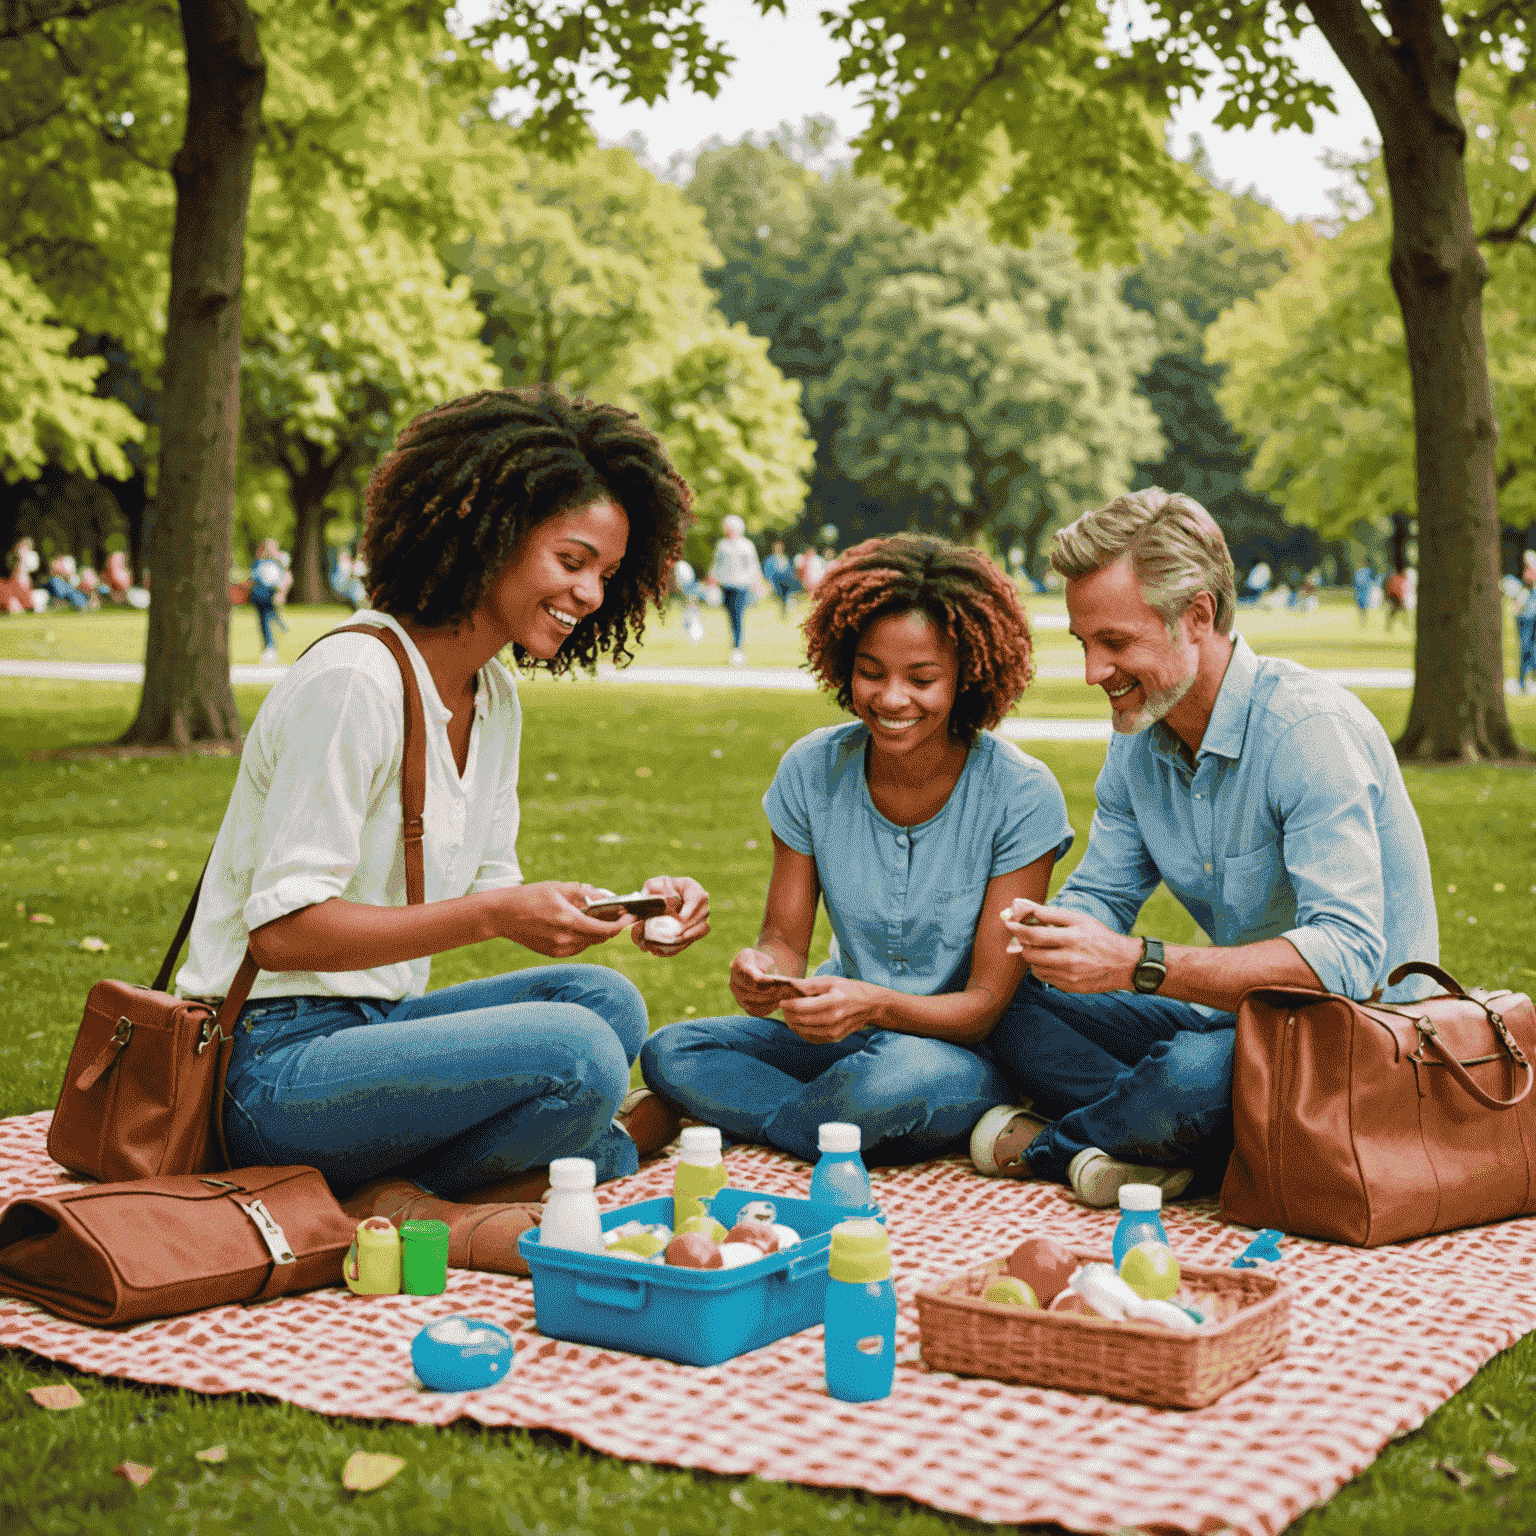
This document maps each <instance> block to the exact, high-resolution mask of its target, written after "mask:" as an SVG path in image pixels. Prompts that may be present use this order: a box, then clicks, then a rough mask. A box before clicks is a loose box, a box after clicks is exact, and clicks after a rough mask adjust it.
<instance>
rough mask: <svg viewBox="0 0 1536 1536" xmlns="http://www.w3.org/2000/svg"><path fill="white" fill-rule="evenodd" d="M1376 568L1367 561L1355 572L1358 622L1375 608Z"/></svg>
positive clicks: (1362, 621)
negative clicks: (1358, 612)
mask: <svg viewBox="0 0 1536 1536" xmlns="http://www.w3.org/2000/svg"><path fill="white" fill-rule="evenodd" d="M1376 600H1377V594H1376V568H1375V566H1373V565H1372V564H1371V562H1370V561H1369V560H1367V561H1366V562H1365V564H1364V565H1362V566H1361V567H1360V568H1359V569H1358V570H1357V571H1356V572H1355V607H1356V608H1357V609H1358V610H1359V611H1360V622H1361V623H1362V624H1364V623H1365V617H1366V615H1367V614H1368V613H1369V612H1370V611H1371V609H1372V608H1374V607H1375V606H1376Z"/></svg>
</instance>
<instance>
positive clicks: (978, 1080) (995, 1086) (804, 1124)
mask: <svg viewBox="0 0 1536 1536" xmlns="http://www.w3.org/2000/svg"><path fill="white" fill-rule="evenodd" d="M640 1071H641V1074H642V1075H643V1076H644V1078H645V1081H646V1083H647V1085H648V1086H649V1087H650V1088H652V1089H653V1090H654V1091H655V1092H657V1093H659V1094H661V1095H662V1096H663V1097H664V1098H667V1099H670V1100H671V1101H672V1102H673V1103H674V1104H676V1105H677V1106H678V1107H679V1108H680V1109H681V1110H682V1111H683V1112H684V1114H687V1115H691V1116H693V1117H694V1118H696V1119H699V1120H705V1121H708V1122H709V1124H710V1125H718V1126H719V1127H720V1129H721V1130H722V1131H724V1132H726V1134H727V1135H729V1136H731V1137H732V1138H733V1139H735V1140H737V1141H752V1142H758V1143H760V1144H766V1145H768V1146H770V1147H777V1148H778V1149H779V1150H780V1151H781V1152H788V1153H790V1154H791V1155H793V1156H795V1157H801V1158H804V1159H805V1160H806V1161H807V1162H815V1161H816V1159H817V1157H818V1156H819V1155H820V1154H819V1152H818V1150H817V1146H816V1140H817V1137H816V1131H817V1127H819V1126H820V1125H821V1124H822V1123H823V1122H824V1121H827V1120H843V1121H847V1122H849V1123H851V1124H853V1125H857V1126H858V1127H859V1128H860V1130H862V1131H863V1133H864V1135H863V1146H864V1153H865V1156H866V1157H869V1156H870V1155H874V1156H875V1157H877V1158H878V1159H879V1160H880V1161H882V1162H909V1161H913V1160H915V1159H919V1158H924V1157H937V1156H939V1155H940V1154H941V1153H944V1152H952V1151H956V1150H959V1149H960V1148H962V1147H964V1145H965V1142H966V1138H967V1137H968V1136H969V1135H970V1133H971V1127H972V1126H973V1125H974V1124H975V1123H976V1121H977V1120H979V1119H980V1118H981V1116H982V1115H983V1114H985V1113H986V1111H987V1110H988V1109H990V1108H991V1107H992V1105H994V1104H999V1103H1004V1102H1006V1100H1007V1099H1008V1095H1009V1089H1008V1080H1007V1079H1006V1078H1005V1077H1004V1076H1003V1075H1002V1073H1000V1072H999V1071H998V1070H997V1067H996V1066H995V1065H993V1063H992V1061H991V1060H990V1059H989V1058H988V1057H987V1056H986V1055H985V1054H983V1053H979V1052H977V1051H974V1050H970V1049H968V1048H966V1047H965V1046H961V1045H951V1044H949V1043H948V1042H947V1041H944V1040H928V1039H924V1038H923V1037H922V1036H920V1035H903V1034H898V1033H897V1032H896V1031H895V1030H890V1029H863V1030H859V1031H857V1032H856V1033H854V1034H851V1035H849V1036H848V1038H847V1039H846V1040H840V1041H838V1043H837V1044H835V1045H812V1044H810V1043H809V1042H807V1041H805V1040H802V1039H801V1038H800V1036H799V1035H797V1034H796V1033H795V1032H794V1030H792V1029H791V1028H790V1027H789V1026H788V1025H787V1024H784V1023H781V1022H780V1021H779V1020H777V1019H754V1018H750V1017H740V1018H721V1019H698V1020H695V1021H689V1022H685V1023H680V1024H668V1025H667V1026H666V1027H665V1028H664V1029H659V1030H657V1031H656V1033H655V1034H654V1035H652V1036H651V1038H650V1039H649V1040H647V1041H646V1042H645V1047H644V1049H643V1050H642V1051H641V1052H640Z"/></svg>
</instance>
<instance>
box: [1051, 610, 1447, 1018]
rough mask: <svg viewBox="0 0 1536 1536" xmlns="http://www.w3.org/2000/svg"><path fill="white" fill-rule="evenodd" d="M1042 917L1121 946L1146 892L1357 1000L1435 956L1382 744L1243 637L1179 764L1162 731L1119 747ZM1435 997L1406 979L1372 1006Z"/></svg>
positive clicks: (1337, 694) (1329, 686) (1405, 803)
mask: <svg viewBox="0 0 1536 1536" xmlns="http://www.w3.org/2000/svg"><path fill="white" fill-rule="evenodd" d="M1095 793H1096V795H1097V797H1098V807H1097V809H1096V810H1095V812H1094V817H1093V827H1092V830H1091V831H1090V833H1089V837H1088V849H1087V852H1086V853H1085V854H1084V855H1083V860H1082V863H1080V864H1079V865H1078V867H1077V868H1076V869H1075V870H1073V872H1072V874H1071V875H1070V876H1069V877H1068V879H1067V881H1066V883H1065V884H1064V885H1063V886H1062V888H1061V891H1060V892H1059V893H1058V895H1057V896H1056V898H1055V900H1056V905H1058V906H1063V907H1070V908H1072V909H1073V910H1074V911H1078V912H1086V913H1088V914H1089V915H1090V916H1092V917H1096V918H1098V919H1099V920H1100V921H1101V922H1103V923H1105V924H1107V925H1108V926H1109V927H1111V928H1114V929H1116V930H1117V931H1118V932H1120V933H1129V932H1130V930H1131V926H1132V925H1133V924H1134V923H1135V921H1136V916H1137V914H1138V913H1139V912H1140V911H1141V909H1142V906H1143V905H1144V903H1145V902H1146V900H1147V898H1148V897H1149V896H1150V895H1151V894H1152V892H1153V891H1154V890H1155V889H1156V887H1157V883H1158V881H1159V880H1161V881H1163V882H1164V883H1165V884H1166V885H1167V886H1168V889H1169V890H1170V891H1172V892H1173V894H1174V895H1175V896H1176V897H1177V898H1178V900H1179V901H1180V902H1181V903H1182V904H1183V906H1184V907H1185V909H1186V910H1187V911H1188V912H1189V914H1190V916H1191V917H1193V918H1194V920H1195V921H1196V922H1197V923H1198V924H1199V925H1200V927H1201V929H1202V930H1203V931H1204V932H1205V933H1206V934H1207V935H1208V936H1209V937H1210V939H1211V940H1212V942H1213V943H1215V944H1218V945H1221V946H1223V947H1229V946H1233V945H1238V944H1253V943H1257V942H1258V941H1259V940H1260V939H1273V938H1285V939H1289V940H1290V942H1291V943H1292V944H1293V945H1295V947H1296V949H1297V950H1298V952H1299V953H1300V954H1301V957H1302V958H1303V959H1304V960H1305V961H1306V962H1307V964H1308V965H1310V966H1311V967H1312V969H1313V970H1314V971H1315V972H1316V973H1317V976H1318V979H1319V980H1320V981H1321V982H1322V983H1323V985H1324V986H1325V987H1327V988H1328V989H1329V990H1330V991H1332V992H1341V993H1343V994H1345V995H1346V996H1348V997H1354V998H1364V997H1367V996H1369V995H1370V992H1371V989H1372V988H1373V987H1375V986H1377V985H1385V982H1386V978H1387V974H1388V972H1389V971H1391V970H1392V968H1393V967H1394V966H1396V965H1399V964H1401V963H1402V962H1403V961H1404V960H1431V961H1433V960H1438V959H1439V955H1440V932H1439V925H1438V923H1437V920H1436V917H1435V895H1434V888H1433V886H1432V884H1431V881H1430V870H1429V853H1428V850H1427V849H1426V848H1425V846H1424V833H1423V831H1422V830H1421V828H1420V826H1419V818H1418V816H1417V814H1416V813H1415V811H1414V809H1413V805H1412V803H1411V802H1410V801H1409V799H1408V791H1407V788H1406V786H1405V785H1404V783H1403V776H1402V773H1401V771H1400V770H1399V768H1398V766H1397V759H1396V758H1395V757H1394V756H1393V754H1392V747H1391V744H1390V743H1389V742H1388V740H1387V734H1386V732H1385V731H1384V730H1382V728H1381V725H1380V723H1379V722H1378V721H1377V719H1376V717H1375V716H1374V715H1373V714H1372V713H1371V712H1370V711H1369V710H1368V709H1367V708H1366V707H1365V705H1364V704H1362V703H1361V702H1360V700H1359V699H1357V698H1356V697H1355V696H1354V694H1352V693H1350V692H1348V691H1347V690H1346V689H1343V688H1340V687H1339V686H1338V685H1337V684H1336V683H1332V682H1330V681H1328V680H1327V679H1326V678H1324V677H1320V676H1319V675H1318V674H1317V673H1315V672H1309V671H1308V670H1307V669H1306V668H1305V667H1301V666H1298V665H1297V664H1296V663H1294V662H1290V661H1279V660H1276V659H1274V658H1272V657H1267V656H1266V657H1262V658H1261V657H1258V656H1255V655H1254V653H1253V651H1252V650H1251V649H1250V648H1249V646H1248V643H1247V642H1246V641H1245V640H1243V639H1242V638H1241V637H1239V638H1238V639H1237V641H1236V644H1235V645H1234V647H1233V650H1232V660H1231V662H1230V664H1229V665H1228V667H1227V673H1226V676H1225V678H1223V680H1222V684H1221V689H1220V691H1219V692H1218V693H1217V695H1216V706H1215V708H1214V709H1213V710H1212V712H1211V721H1210V724H1209V725H1208V726H1207V727H1206V732H1205V739H1204V740H1203V741H1202V742H1201V743H1200V750H1199V751H1198V752H1197V753H1196V754H1195V760H1194V763H1193V765H1191V764H1190V763H1189V762H1188V761H1187V760H1186V758H1185V757H1184V754H1183V748H1182V746H1181V744H1180V742H1179V739H1178V737H1177V736H1175V735H1174V733H1173V732H1172V731H1171V730H1170V729H1169V728H1168V726H1167V725H1166V724H1165V723H1163V722H1161V721H1159V722H1158V723H1157V724H1156V725H1154V726H1152V727H1150V728H1149V729H1148V730H1145V731H1141V732H1138V733H1137V734H1136V735H1134V736H1118V735H1117V736H1115V737H1114V738H1113V739H1112V740H1111V741H1110V744H1109V752H1108V754H1107V756H1106V757H1105V760H1104V767H1103V770H1102V772H1101V773H1100V774H1099V779H1098V783H1097V785H1096V786H1095ZM1433 990H1434V986H1433V983H1431V982H1429V981H1428V980H1426V979H1425V978H1423V977H1409V978H1408V979H1407V980H1406V981H1405V982H1404V983H1403V984H1402V985H1401V986H1399V987H1396V988H1394V989H1392V990H1390V991H1388V992H1387V993H1386V996H1387V998H1388V999H1393V1000H1407V999H1411V998H1416V997H1422V996H1424V995H1425V994H1426V993H1428V992H1431V991H1433Z"/></svg>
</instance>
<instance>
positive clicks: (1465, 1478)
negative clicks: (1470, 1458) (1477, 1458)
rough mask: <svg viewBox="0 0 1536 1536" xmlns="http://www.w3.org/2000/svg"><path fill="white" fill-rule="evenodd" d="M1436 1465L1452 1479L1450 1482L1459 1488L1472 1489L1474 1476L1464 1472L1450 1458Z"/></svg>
mask: <svg viewBox="0 0 1536 1536" xmlns="http://www.w3.org/2000/svg"><path fill="white" fill-rule="evenodd" d="M1435 1465H1436V1466H1437V1467H1439V1469H1440V1470H1441V1471H1442V1472H1444V1473H1445V1475H1446V1476H1447V1477H1448V1478H1450V1480H1451V1481H1452V1482H1453V1483H1455V1484H1456V1486H1457V1487H1458V1488H1470V1487H1471V1486H1472V1474H1471V1473H1470V1472H1463V1471H1462V1470H1461V1468H1460V1467H1458V1466H1457V1465H1456V1463H1455V1462H1454V1461H1452V1460H1451V1458H1450V1457H1449V1456H1447V1457H1446V1458H1445V1460H1444V1461H1437V1462H1436V1463H1435Z"/></svg>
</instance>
